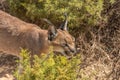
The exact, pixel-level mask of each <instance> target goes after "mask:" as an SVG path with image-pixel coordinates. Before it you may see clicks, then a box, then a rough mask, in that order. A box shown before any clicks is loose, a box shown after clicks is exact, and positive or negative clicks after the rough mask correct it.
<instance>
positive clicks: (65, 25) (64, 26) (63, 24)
mask: <svg viewBox="0 0 120 80" xmlns="http://www.w3.org/2000/svg"><path fill="white" fill-rule="evenodd" d="M64 16H65V20H64V22H63V23H62V24H61V25H60V29H61V30H66V31H68V27H67V24H68V21H67V13H65V14H64Z"/></svg>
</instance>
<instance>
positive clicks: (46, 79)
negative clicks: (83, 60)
mask: <svg viewBox="0 0 120 80" xmlns="http://www.w3.org/2000/svg"><path fill="white" fill-rule="evenodd" d="M21 56H22V60H20V61H19V63H20V64H21V65H22V66H23V69H24V70H23V72H22V74H19V72H18V70H16V71H15V77H16V78H17V80H75V79H76V78H77V73H76V71H77V69H79V64H80V56H79V55H78V56H75V57H73V58H72V59H69V60H68V59H67V58H66V57H64V56H60V55H59V56H55V55H54V54H53V52H52V51H51V53H50V54H47V55H46V54H42V55H41V56H40V57H38V56H37V55H35V56H34V60H33V62H34V64H33V65H32V67H31V66H30V56H29V54H28V52H27V51H26V50H22V52H21Z"/></svg>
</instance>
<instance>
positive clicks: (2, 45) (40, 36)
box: [0, 10, 75, 56]
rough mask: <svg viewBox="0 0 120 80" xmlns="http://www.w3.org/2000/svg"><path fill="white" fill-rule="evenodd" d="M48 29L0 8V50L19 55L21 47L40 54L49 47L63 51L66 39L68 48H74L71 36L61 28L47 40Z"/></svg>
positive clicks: (45, 51) (46, 51)
mask: <svg viewBox="0 0 120 80" xmlns="http://www.w3.org/2000/svg"><path fill="white" fill-rule="evenodd" d="M48 31H49V30H43V29H41V28H39V27H38V26H37V25H35V24H30V23H26V22H24V21H22V20H20V19H18V18H16V17H13V16H11V15H9V14H7V13H5V12H3V11H1V10H0V51H2V52H4V53H9V54H12V55H16V56H19V53H20V50H21V48H23V49H28V50H29V51H30V52H31V54H37V55H40V54H41V53H48V51H49V47H50V46H53V47H54V49H53V50H54V51H57V52H61V53H64V52H65V51H66V50H67V51H68V52H69V51H70V50H69V49H68V48H63V47H62V46H61V44H63V43H64V42H65V41H64V40H66V41H67V44H68V45H69V48H70V49H71V50H75V44H74V40H73V37H72V36H71V35H70V34H69V33H68V31H64V30H61V29H57V36H56V37H55V39H54V40H53V41H49V40H48Z"/></svg>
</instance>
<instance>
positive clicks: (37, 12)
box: [8, 0, 114, 28]
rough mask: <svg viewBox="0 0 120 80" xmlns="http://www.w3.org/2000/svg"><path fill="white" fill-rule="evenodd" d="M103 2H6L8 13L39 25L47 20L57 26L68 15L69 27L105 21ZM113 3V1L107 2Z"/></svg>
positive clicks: (100, 0) (89, 0) (93, 0)
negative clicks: (8, 8)
mask: <svg viewBox="0 0 120 80" xmlns="http://www.w3.org/2000/svg"><path fill="white" fill-rule="evenodd" d="M104 1H105V0H8V2H9V5H10V12H11V13H12V14H13V15H16V16H18V17H20V18H23V19H25V20H26V19H27V20H30V21H32V22H35V23H38V24H40V19H41V18H48V19H49V20H50V21H52V22H53V23H54V24H56V25H59V24H60V23H61V21H62V20H64V17H63V13H65V12H66V13H68V16H69V17H68V20H69V27H70V28H73V27H80V26H83V25H84V26H93V25H95V24H97V23H99V21H100V20H103V19H105V17H102V16H101V12H102V10H103V7H104ZM107 1H108V2H111V3H113V2H114V0H107Z"/></svg>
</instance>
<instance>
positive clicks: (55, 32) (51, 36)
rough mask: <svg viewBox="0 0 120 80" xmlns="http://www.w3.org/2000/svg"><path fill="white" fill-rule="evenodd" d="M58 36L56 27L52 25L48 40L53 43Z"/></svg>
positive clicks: (49, 29)
mask: <svg viewBox="0 0 120 80" xmlns="http://www.w3.org/2000/svg"><path fill="white" fill-rule="evenodd" d="M56 36H57V29H56V28H55V26H53V25H50V26H49V28H48V40H50V41H52V40H53V39H54V38H55V37H56Z"/></svg>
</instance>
